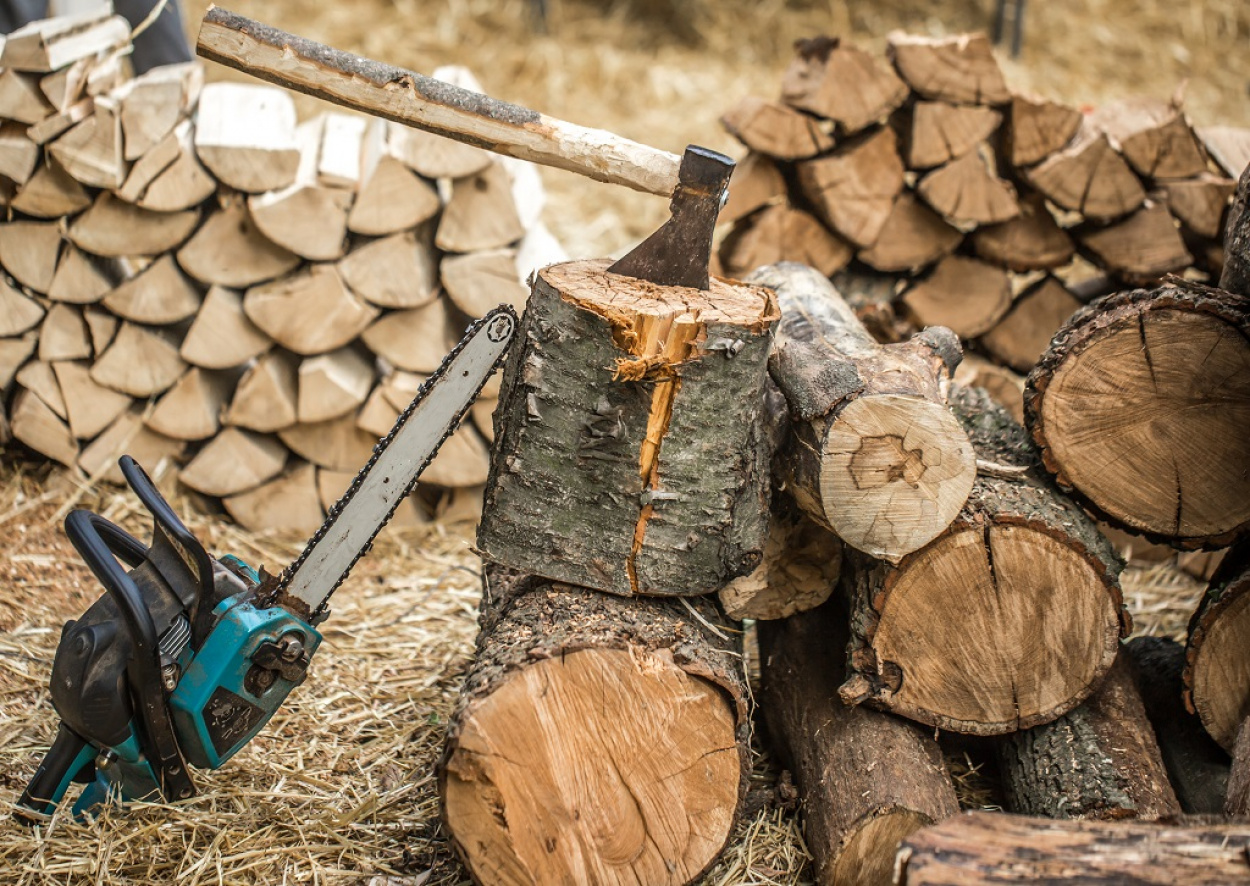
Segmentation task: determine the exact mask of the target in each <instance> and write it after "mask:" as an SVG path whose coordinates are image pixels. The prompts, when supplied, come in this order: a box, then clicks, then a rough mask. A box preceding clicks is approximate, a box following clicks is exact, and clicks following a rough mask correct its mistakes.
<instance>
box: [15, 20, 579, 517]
mask: <svg viewBox="0 0 1250 886" xmlns="http://www.w3.org/2000/svg"><path fill="white" fill-rule="evenodd" d="M129 39H130V32H129V29H128V28H127V27H126V26H125V24H124V22H123V21H122V20H121V19H120V18H117V17H110V16H94V17H93V16H80V17H76V18H75V17H68V18H56V19H50V20H47V21H42V22H36V23H34V24H32V25H30V26H29V27H27V28H25V29H23V30H22V31H19V32H17V33H15V34H13V35H12V36H11V37H10V38H9V40H8V42H7V44H6V45H5V47H4V49H3V52H2V53H0V69H2V70H0V119H3V121H4V122H3V123H0V174H2V175H3V176H4V179H3V185H4V189H3V201H4V204H5V205H6V206H7V207H8V210H9V217H8V220H7V222H6V223H4V224H0V265H2V266H3V269H4V272H5V277H4V278H3V279H0V300H2V301H3V307H2V309H0V385H2V387H3V390H4V404H5V409H4V410H3V412H0V418H5V419H6V421H5V422H4V427H3V429H4V431H5V433H6V434H11V437H12V439H13V440H16V441H18V442H20V443H21V444H24V445H25V446H26V447H29V448H30V449H33V450H34V451H36V452H37V453H40V454H41V455H43V456H45V457H47V458H49V459H52V460H55V461H58V462H61V463H63V464H65V465H68V466H70V467H72V468H75V469H79V470H81V471H82V472H84V473H85V474H86V475H88V476H90V477H93V478H104V479H111V480H119V479H120V477H119V474H118V472H117V469H116V460H117V457H118V455H119V454H121V453H122V452H129V453H131V454H132V455H134V456H135V457H136V458H137V459H139V461H140V462H141V463H143V464H145V465H146V466H147V467H148V468H149V469H150V470H157V469H158V467H159V466H160V464H161V463H162V462H163V461H167V463H168V464H169V465H170V466H172V467H173V469H174V470H176V471H177V477H178V479H179V481H180V482H181V484H182V485H183V486H185V487H186V488H188V489H190V490H193V491H194V492H195V493H198V494H200V495H202V496H204V497H207V499H209V500H210V501H215V500H217V499H220V500H221V501H222V503H224V506H225V508H226V510H227V511H228V512H229V513H230V514H231V515H233V517H234V518H235V519H236V520H238V521H239V522H240V523H242V524H243V525H245V526H248V527H250V528H253V529H258V530H260V529H275V530H288V531H293V532H307V531H310V530H311V529H313V528H315V527H316V526H318V525H320V523H321V521H322V518H323V513H324V511H325V509H326V508H328V507H329V506H330V505H331V504H333V502H334V501H335V500H336V499H337V498H338V496H339V495H340V494H341V493H342V492H343V491H344V489H346V487H347V484H348V483H349V482H350V479H351V477H352V476H353V474H354V472H355V471H356V470H358V469H359V468H360V467H361V466H362V465H363V464H364V462H365V461H366V460H367V459H368V456H369V454H370V452H371V450H372V448H373V446H374V444H375V443H376V442H377V439H378V438H379V436H381V435H384V434H385V433H386V432H388V431H389V430H390V428H391V426H392V424H393V423H394V420H395V418H396V417H397V416H398V414H399V411H400V410H401V409H403V408H404V407H405V406H406V405H407V404H408V402H409V401H410V400H411V399H412V397H413V395H414V394H415V393H416V391H417V389H418V388H419V387H420V385H421V382H422V381H423V379H424V377H425V375H426V374H428V373H429V372H431V371H432V370H434V369H435V368H436V367H437V366H438V364H439V362H440V360H441V359H442V357H443V356H444V354H445V353H446V352H447V351H448V350H449V349H450V348H451V347H452V345H453V344H454V343H455V342H456V341H457V340H458V338H459V336H460V333H461V331H462V330H463V329H464V327H465V326H466V325H467V323H468V322H469V321H470V319H472V318H475V317H479V316H481V315H482V314H483V313H484V312H485V311H487V310H489V309H490V308H492V307H494V306H495V305H496V304H499V303H500V302H511V303H513V304H516V305H520V304H521V303H522V302H523V300H524V298H525V286H524V283H523V281H524V278H525V277H526V275H527V274H528V272H529V270H530V268H532V267H535V266H538V265H540V264H545V263H547V262H549V261H553V260H558V259H560V258H562V257H563V255H562V253H561V251H560V249H559V246H558V245H557V244H555V242H554V241H553V239H552V238H551V237H550V235H549V234H547V233H546V231H545V229H543V228H542V226H541V225H540V224H539V221H538V213H539V212H540V210H541V207H542V189H541V183H540V181H539V179H538V177H537V173H536V171H535V170H534V169H533V167H531V166H529V165H527V164H522V163H519V162H513V161H509V162H507V163H506V164H505V163H503V162H501V161H499V160H498V159H495V158H494V157H493V156H492V155H490V154H488V153H487V152H485V151H482V150H479V149H476V148H469V147H466V146H461V145H458V144H456V143H453V142H448V141H445V140H443V139H439V138H437V137H434V136H429V135H425V134H423V133H419V132H416V131H414V130H410V129H407V128H405V127H400V126H396V125H392V124H387V123H385V122H384V121H376V120H375V121H370V120H368V119H366V118H364V117H357V116H347V115H342V114H333V113H331V114H324V115H321V116H318V117H316V118H314V119H311V120H308V121H306V122H304V123H300V124H297V122H296V115H295V108H294V105H293V103H292V100H291V98H290V96H289V94H287V93H285V92H283V91H281V90H277V89H273V88H268V87H262V86H252V85H246V86H244V85H235V84H226V83H213V84H208V85H205V84H204V83H203V70H202V68H201V67H200V66H199V65H198V64H187V65H177V66H170V67H165V68H158V69H155V70H153V71H151V72H149V73H148V74H146V75H144V76H142V77H139V78H137V79H126V78H125V77H124V76H123V69H122V67H121V59H122V58H124V53H125V52H126V51H127V49H128V47H129ZM439 76H442V77H443V78H445V79H455V80H457V81H458V82H459V83H460V85H466V86H469V87H470V88H475V84H474V83H473V82H472V78H471V76H470V75H468V74H467V72H465V71H463V70H462V69H447V70H445V71H442V72H439ZM495 388H497V385H496V386H495ZM493 394H494V391H493V390H488V391H487V392H486V395H485V397H484V399H483V400H482V401H481V402H479V403H478V404H477V405H476V406H475V407H474V411H473V421H472V422H471V423H469V422H466V423H465V425H464V426H463V427H462V428H461V430H460V431H458V432H457V433H456V434H455V435H454V436H453V437H452V439H450V440H449V441H448V442H447V443H446V444H445V445H444V446H443V448H442V450H441V452H440V453H439V456H438V457H437V459H436V460H435V461H434V463H433V464H431V465H430V467H429V469H428V470H427V471H426V473H425V475H424V476H423V478H422V483H423V489H421V490H419V495H418V496H415V497H414V498H413V499H412V500H411V507H405V508H404V509H403V511H402V512H401V513H402V514H403V515H404V517H405V518H406V519H407V520H409V521H411V520H420V519H424V518H425V517H426V516H428V514H429V511H430V508H431V507H439V508H441V509H442V510H444V511H445V510H446V509H447V508H449V507H450V508H454V509H455V510H456V511H457V512H458V511H464V512H465V514H467V515H470V516H471V515H474V514H475V513H476V510H477V504H476V503H477V502H480V495H481V486H482V484H483V483H484V482H485V480H486V473H487V463H488V461H487V459H488V456H487V449H488V445H489V440H490V435H491V423H490V414H491V412H492V410H493V408H494V401H493V399H492V397H493Z"/></svg>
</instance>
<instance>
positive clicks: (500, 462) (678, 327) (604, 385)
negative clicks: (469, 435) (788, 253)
mask: <svg viewBox="0 0 1250 886" xmlns="http://www.w3.org/2000/svg"><path fill="white" fill-rule="evenodd" d="M607 265H608V263H607V262H606V261H594V262H571V263H567V264H562V265H555V266H552V267H549V268H546V269H544V270H542V271H540V272H539V273H538V275H537V276H536V278H535V282H534V287H533V290H532V292H531V294H530V300H529V304H528V306H527V308H526V313H525V317H524V319H523V320H522V323H521V330H520V336H519V337H520V341H519V342H518V343H517V346H516V347H515V349H514V350H513V352H512V355H511V357H510V359H509V362H508V365H507V368H506V370H505V374H504V380H503V387H502V391H501V394H500V404H499V411H498V413H497V436H496V441H495V448H494V453H493V455H492V469H491V480H490V482H489V484H488V486H487V493H486V512H485V514H484V517H483V521H482V525H481V528H480V531H479V535H478V547H479V548H480V549H481V551H482V552H483V555H484V556H486V557H487V558H488V559H491V560H493V561H495V562H498V563H502V564H505V565H508V566H511V567H512V568H516V569H522V570H524V571H527V572H531V573H534V574H539V575H544V576H546V577H548V578H552V579H555V580H559V581H567V582H570V583H574V584H579V585H582V586H584V587H592V588H596V589H599V590H607V591H612V592H614V593H619V594H636V593H649V594H694V593H708V592H711V591H715V590H718V589H719V588H720V587H721V586H723V585H724V584H725V583H726V582H727V581H728V580H729V579H731V578H734V577H735V576H739V575H744V574H746V573H748V572H750V571H751V570H752V569H754V568H755V567H756V566H757V565H758V564H759V562H760V558H761V555H762V550H763V546H764V533H765V529H766V525H767V507H768V502H767V501H766V500H765V499H764V498H763V497H762V495H761V489H762V488H766V487H765V486H764V484H763V478H764V477H765V476H766V471H767V467H766V464H767V461H766V459H767V454H766V451H765V448H764V441H763V439H762V429H761V428H760V422H759V421H758V416H759V408H760V407H759V404H760V402H761V397H762V394H763V385H764V378H765V373H766V360H767V355H768V350H769V346H770V344H771V342H772V334H773V326H774V324H775V323H776V321H777V317H778V311H777V305H776V301H775V300H774V299H773V297H772V296H771V294H769V293H768V291H767V290H764V289H760V288H758V287H755V286H747V285H744V284H741V283H727V282H723V281H720V280H715V279H714V280H713V281H712V285H711V290H710V291H707V292H704V291H700V290H697V289H688V288H685V287H659V286H656V285H654V284H650V283H647V282H645V281H642V280H638V279H635V278H630V277H622V276H619V275H616V274H612V273H609V272H608V271H607Z"/></svg>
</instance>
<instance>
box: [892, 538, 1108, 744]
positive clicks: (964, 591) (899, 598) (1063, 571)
mask: <svg viewBox="0 0 1250 886" xmlns="http://www.w3.org/2000/svg"><path fill="white" fill-rule="evenodd" d="M1119 630H1120V624H1119V615H1118V612H1117V611H1116V607H1115V605H1114V603H1113V601H1112V600H1111V596H1110V595H1109V594H1108V593H1107V591H1106V588H1105V587H1104V584H1103V581H1102V580H1101V578H1100V576H1098V575H1097V574H1096V573H1095V571H1094V568H1093V567H1092V566H1091V565H1090V564H1089V563H1088V562H1087V561H1086V560H1085V559H1084V558H1083V557H1082V556H1080V555H1079V554H1078V553H1077V552H1076V551H1075V550H1073V549H1072V548H1069V547H1067V546H1066V545H1064V544H1061V543H1060V542H1059V541H1057V540H1055V539H1053V538H1051V537H1050V536H1049V535H1045V534H1043V533H1042V532H1038V531H1036V530H1033V529H1029V528H1027V527H1023V526H993V527H990V528H988V529H982V528H979V527H977V528H966V529H962V530H959V531H955V532H952V533H950V534H949V535H946V536H943V537H942V538H940V539H939V540H938V541H936V542H934V543H933V544H932V545H930V546H929V547H927V548H925V549H924V550H922V551H919V552H918V553H916V554H915V555H914V557H913V558H912V559H910V560H909V561H907V564H906V568H905V569H903V570H902V571H900V573H898V576H897V579H896V580H895V581H894V583H893V585H892V587H890V588H889V591H888V596H887V597H886V600H885V604H884V606H883V608H882V611H881V620H880V623H879V624H878V626H877V631H876V634H875V636H874V639H873V644H872V645H873V649H874V651H875V653H876V656H877V660H878V661H881V662H904V661H905V662H907V663H908V665H909V667H908V669H907V670H905V671H902V672H901V683H900V685H899V688H898V691H897V692H896V693H895V694H894V696H893V698H892V700H891V701H890V706H891V707H892V708H899V709H905V710H908V711H909V712H911V711H916V712H922V713H924V714H925V715H926V719H925V720H924V721H925V722H930V723H936V724H937V725H939V726H941V725H943V724H947V725H948V726H949V725H950V724H953V723H965V724H967V723H973V724H977V728H978V730H981V731H983V732H986V733H990V732H1006V731H1011V730H1014V729H1020V728H1027V727H1028V726H1031V725H1035V724H1037V723H1039V722H1045V721H1046V720H1050V719H1053V718H1054V717H1056V716H1058V715H1060V714H1062V713H1065V712H1066V711H1068V710H1070V709H1071V708H1073V707H1075V706H1076V705H1077V704H1079V703H1080V702H1081V701H1083V700H1084V699H1085V698H1086V697H1088V695H1089V694H1090V692H1091V691H1093V689H1094V686H1093V682H1094V681H1095V680H1096V679H1097V678H1098V677H1099V676H1101V675H1102V674H1103V673H1104V671H1105V669H1106V667H1108V666H1109V665H1110V662H1111V661H1112V659H1113V658H1114V656H1115V653H1116V650H1117V649H1118V647H1119Z"/></svg>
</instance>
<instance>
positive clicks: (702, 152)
mask: <svg viewBox="0 0 1250 886" xmlns="http://www.w3.org/2000/svg"><path fill="white" fill-rule="evenodd" d="M733 169H734V161H733V160H730V159H729V158H728V157H726V156H725V155H724V154H719V153H717V152H716V151H711V150H708V149H707V148H700V147H697V146H695V145H691V146H690V147H688V148H686V152H685V153H684V154H682V158H681V167H680V168H679V169H678V173H677V188H676V189H675V190H674V191H673V199H672V202H671V203H670V204H669V209H670V211H671V212H672V218H670V219H669V220H668V221H666V222H665V223H664V224H663V226H661V228H660V229H659V230H658V231H656V232H655V233H654V234H652V235H651V236H650V237H648V238H647V239H646V240H644V241H642V243H640V244H638V246H636V247H634V250H633V251H632V252H630V253H629V254H628V255H626V256H625V257H624V258H622V259H621V260H620V261H618V262H616V263H615V264H614V265H612V267H610V268H608V270H609V271H610V272H611V273H613V274H624V275H625V276H627V277H637V278H638V279H640V280H648V281H650V282H651V283H656V284H658V285H660V286H689V287H691V288H693V289H707V288H708V270H707V266H708V260H709V259H710V258H711V256H712V230H713V228H715V227H716V217H717V216H718V215H720V210H721V206H723V205H724V202H725V197H726V196H727V195H728V193H729V176H730V175H731V174H732V173H733Z"/></svg>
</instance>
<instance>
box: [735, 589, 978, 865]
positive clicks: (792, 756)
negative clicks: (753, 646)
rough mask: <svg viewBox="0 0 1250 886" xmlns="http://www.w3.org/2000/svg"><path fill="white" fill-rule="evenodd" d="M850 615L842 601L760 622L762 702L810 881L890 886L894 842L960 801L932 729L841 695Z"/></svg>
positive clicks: (948, 813) (953, 809)
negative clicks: (789, 787) (790, 785)
mask: <svg viewBox="0 0 1250 886" xmlns="http://www.w3.org/2000/svg"><path fill="white" fill-rule="evenodd" d="M846 622H847V612H846V607H845V604H844V603H843V602H842V601H840V600H835V601H832V602H831V603H828V604H826V605H824V606H821V607H819V608H817V609H813V610H810V611H808V612H804V613H801V614H799V615H796V616H794V617H792V618H788V619H785V620H784V621H777V622H759V624H758V625H757V627H756V630H757V632H758V637H759V644H760V669H761V682H762V696H761V702H762V704H763V708H764V712H765V717H766V719H767V722H768V730H769V736H770V738H771V739H772V742H773V743H774V745H776V746H777V747H778V748H779V750H780V751H781V757H782V759H783V760H784V762H785V765H786V766H787V767H788V768H789V769H790V771H791V772H792V773H793V774H794V778H795V784H796V786H797V787H798V789H799V798H800V802H801V803H802V807H801V808H802V813H803V835H804V839H805V841H806V843H807V848H808V850H809V851H810V852H811V853H812V856H813V859H814V862H815V879H816V882H817V883H819V884H822V886H832V884H840V883H856V884H861V883H862V884H888V883H890V882H891V876H892V874H893V871H894V854H895V852H896V851H897V849H898V841H899V840H901V839H903V838H904V837H906V836H907V835H909V834H910V833H912V832H913V831H915V830H916V829H917V828H920V827H923V826H925V825H927V824H932V823H933V822H935V821H940V820H941V819H943V818H946V817H948V816H951V815H954V814H955V813H957V812H958V811H959V803H958V800H957V799H956V797H955V789H954V787H953V785H952V784H951V780H950V774H949V773H948V772H947V770H946V764H945V762H944V760H943V758H942V752H941V750H940V749H939V748H938V745H937V742H936V741H934V739H933V737H932V736H931V735H929V734H927V733H925V732H924V731H922V730H921V729H920V728H919V727H917V726H915V725H913V724H911V723H908V722H906V721H905V720H901V719H898V718H896V717H892V716H890V715H889V714H882V713H878V712H876V711H870V710H866V709H864V708H850V707H846V706H845V705H843V704H842V703H841V702H840V701H839V700H838V697H837V691H836V690H837V684H838V681H839V679H840V675H841V674H842V672H843V670H844V667H845V666H844V662H843V660H842V656H841V655H840V654H839V651H838V650H839V647H841V646H844V645H845V641H846V639H847V624H846Z"/></svg>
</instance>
